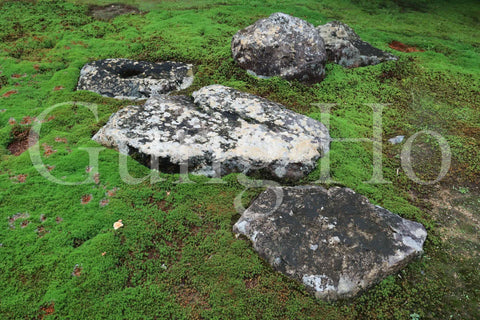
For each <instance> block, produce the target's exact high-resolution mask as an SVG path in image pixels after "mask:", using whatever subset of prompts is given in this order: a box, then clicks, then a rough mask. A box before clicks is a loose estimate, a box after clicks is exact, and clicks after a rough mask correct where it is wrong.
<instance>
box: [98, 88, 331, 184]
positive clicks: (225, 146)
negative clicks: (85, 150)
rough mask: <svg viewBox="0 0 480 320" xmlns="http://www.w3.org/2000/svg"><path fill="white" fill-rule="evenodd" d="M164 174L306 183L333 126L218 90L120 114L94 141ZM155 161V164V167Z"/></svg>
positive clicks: (153, 100) (166, 98) (148, 104)
mask: <svg viewBox="0 0 480 320" xmlns="http://www.w3.org/2000/svg"><path fill="white" fill-rule="evenodd" d="M93 139H94V140H96V141H97V142H99V143H101V144H103V145H105V146H108V147H114V148H117V149H118V150H119V151H120V152H121V153H123V154H129V155H132V156H134V157H136V158H137V159H138V160H139V161H140V162H142V163H144V164H145V165H147V166H149V165H150V163H151V160H152V157H153V158H154V159H158V162H159V163H160V165H159V166H160V167H159V169H160V171H164V172H177V173H178V172H179V171H178V170H179V165H180V164H182V163H188V168H189V172H190V173H193V174H203V175H206V176H210V177H213V176H215V177H218V176H223V175H226V174H229V173H231V172H243V173H245V174H247V175H248V174H250V175H256V174H260V175H261V177H262V178H263V179H274V180H288V181H294V180H298V179H300V178H302V177H304V176H305V175H307V174H308V173H309V172H310V171H311V170H313V169H314V168H315V166H316V161H317V160H318V159H319V158H320V157H321V156H322V155H323V154H325V153H326V152H328V150H329V142H330V136H329V134H328V130H327V129H326V127H325V126H324V125H323V124H322V123H320V122H318V121H316V120H313V119H311V118H309V117H306V116H303V115H300V114H297V113H295V112H293V111H290V110H288V109H286V108H285V107H283V106H282V105H280V104H277V103H274V102H272V101H269V100H266V99H264V98H261V97H257V96H255V95H252V94H249V93H245V92H240V91H238V90H235V89H232V88H229V87H225V86H221V85H211V86H208V87H203V88H201V89H200V90H198V91H196V92H194V93H193V99H192V98H191V97H187V96H165V95H163V96H154V97H152V98H150V99H149V100H147V102H146V103H145V104H144V105H142V106H129V107H126V108H124V109H122V110H120V111H118V112H117V113H115V114H113V115H112V116H111V117H110V119H109V121H108V123H107V124H106V125H105V126H104V127H103V128H102V129H101V130H100V131H99V132H98V133H97V134H96V135H95V136H94V137H93ZM154 162H155V161H154Z"/></svg>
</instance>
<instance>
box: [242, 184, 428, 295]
mask: <svg viewBox="0 0 480 320" xmlns="http://www.w3.org/2000/svg"><path fill="white" fill-rule="evenodd" d="M233 229H234V232H235V233H237V234H242V235H245V236H247V237H248V238H249V239H250V240H251V241H252V243H253V247H254V249H255V250H256V251H257V252H258V253H259V255H260V256H261V257H262V258H264V259H265V260H267V261H268V262H269V263H270V264H271V265H272V266H273V267H274V268H275V269H276V270H278V271H280V272H282V273H283V274H285V275H286V276H288V277H290V278H293V279H296V280H298V281H300V282H302V283H303V284H305V286H306V288H307V289H308V290H309V291H310V292H312V293H313V294H314V295H315V296H316V297H317V298H320V299H324V300H337V299H342V298H351V297H354V296H356V295H358V294H359V293H360V292H362V291H363V290H365V289H367V288H369V287H370V286H372V285H374V284H375V283H378V282H379V281H381V280H382V279H384V278H385V277H386V276H388V275H390V274H392V273H395V272H398V271H399V270H400V269H401V268H403V267H405V265H406V264H407V263H408V262H409V261H411V260H412V259H413V258H414V257H416V256H418V255H420V254H421V253H422V247H423V243H424V241H425V239H426V236H427V232H426V230H425V228H424V227H423V226H422V225H421V224H420V223H417V222H413V221H410V220H406V219H403V218H401V217H400V216H398V215H396V214H393V213H391V212H390V211H388V210H386V209H384V208H381V207H379V206H375V205H372V204H371V203H370V202H369V201H368V199H367V198H365V197H364V196H361V195H359V194H356V193H355V192H353V191H352V190H350V189H347V188H338V187H337V188H331V189H329V190H326V189H324V188H322V187H319V186H299V187H283V188H282V187H272V188H269V189H267V190H266V191H265V192H263V193H262V194H260V196H259V197H258V198H257V199H256V200H255V201H254V202H253V203H252V204H251V206H250V207H249V208H248V209H247V210H245V211H244V212H243V214H242V216H241V217H240V219H239V220H238V222H237V223H236V224H235V225H234V227H233Z"/></svg>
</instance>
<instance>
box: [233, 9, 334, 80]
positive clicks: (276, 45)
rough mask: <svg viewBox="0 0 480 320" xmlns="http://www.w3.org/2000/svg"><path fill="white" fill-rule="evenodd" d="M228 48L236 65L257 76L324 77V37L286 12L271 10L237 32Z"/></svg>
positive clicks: (311, 78)
mask: <svg viewBox="0 0 480 320" xmlns="http://www.w3.org/2000/svg"><path fill="white" fill-rule="evenodd" d="M231 49H232V54H233V58H234V59H235V61H236V62H237V63H238V64H239V66H240V67H242V68H244V69H246V70H248V71H249V72H250V73H251V74H254V75H256V76H259V77H271V76H280V77H283V78H286V79H298V80H300V81H305V82H315V81H321V80H322V79H323V78H324V76H325V61H326V52H325V47H324V45H323V40H322V39H321V38H320V36H319V34H318V32H317V31H316V30H315V28H314V26H313V25H311V24H310V23H308V22H306V21H304V20H302V19H299V18H295V17H292V16H290V15H288V14H284V13H279V12H277V13H274V14H272V15H271V16H269V17H268V18H265V19H261V20H258V21H257V22H255V23H254V24H253V25H250V26H248V27H246V28H245V29H242V30H240V31H238V32H237V33H236V34H235V35H234V36H233V39H232V43H231Z"/></svg>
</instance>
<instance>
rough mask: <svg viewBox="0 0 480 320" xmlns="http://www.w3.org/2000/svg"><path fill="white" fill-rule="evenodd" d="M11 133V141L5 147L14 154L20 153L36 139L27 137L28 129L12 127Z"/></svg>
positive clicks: (28, 134) (28, 135)
mask: <svg viewBox="0 0 480 320" xmlns="http://www.w3.org/2000/svg"><path fill="white" fill-rule="evenodd" d="M12 135H13V141H12V142H11V143H10V144H9V145H8V147H7V148H8V150H9V151H10V152H11V153H12V154H13V155H14V156H19V155H21V154H22V153H24V152H25V151H26V150H27V149H28V148H30V147H31V146H33V145H34V144H35V143H36V139H31V140H30V139H29V137H30V129H26V130H21V129H13V130H12Z"/></svg>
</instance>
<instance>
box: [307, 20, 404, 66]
mask: <svg viewBox="0 0 480 320" xmlns="http://www.w3.org/2000/svg"><path fill="white" fill-rule="evenodd" d="M316 29H317V31H318V32H319V34H320V36H321V37H322V38H323V41H324V42H325V48H326V51H327V57H328V60H329V61H333V62H335V63H338V64H339V65H341V66H344V67H346V68H354V67H363V66H368V65H375V64H379V63H381V62H384V61H387V60H397V59H398V58H397V57H396V56H394V55H392V54H390V53H388V52H384V51H382V50H380V49H378V48H375V47H373V46H372V45H371V44H369V43H367V42H365V41H362V40H361V39H360V37H359V36H358V35H357V34H356V33H355V31H353V29H352V28H350V27H349V26H348V25H346V24H345V23H342V22H340V21H332V22H329V23H327V24H324V25H321V26H318V27H317V28H316Z"/></svg>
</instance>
